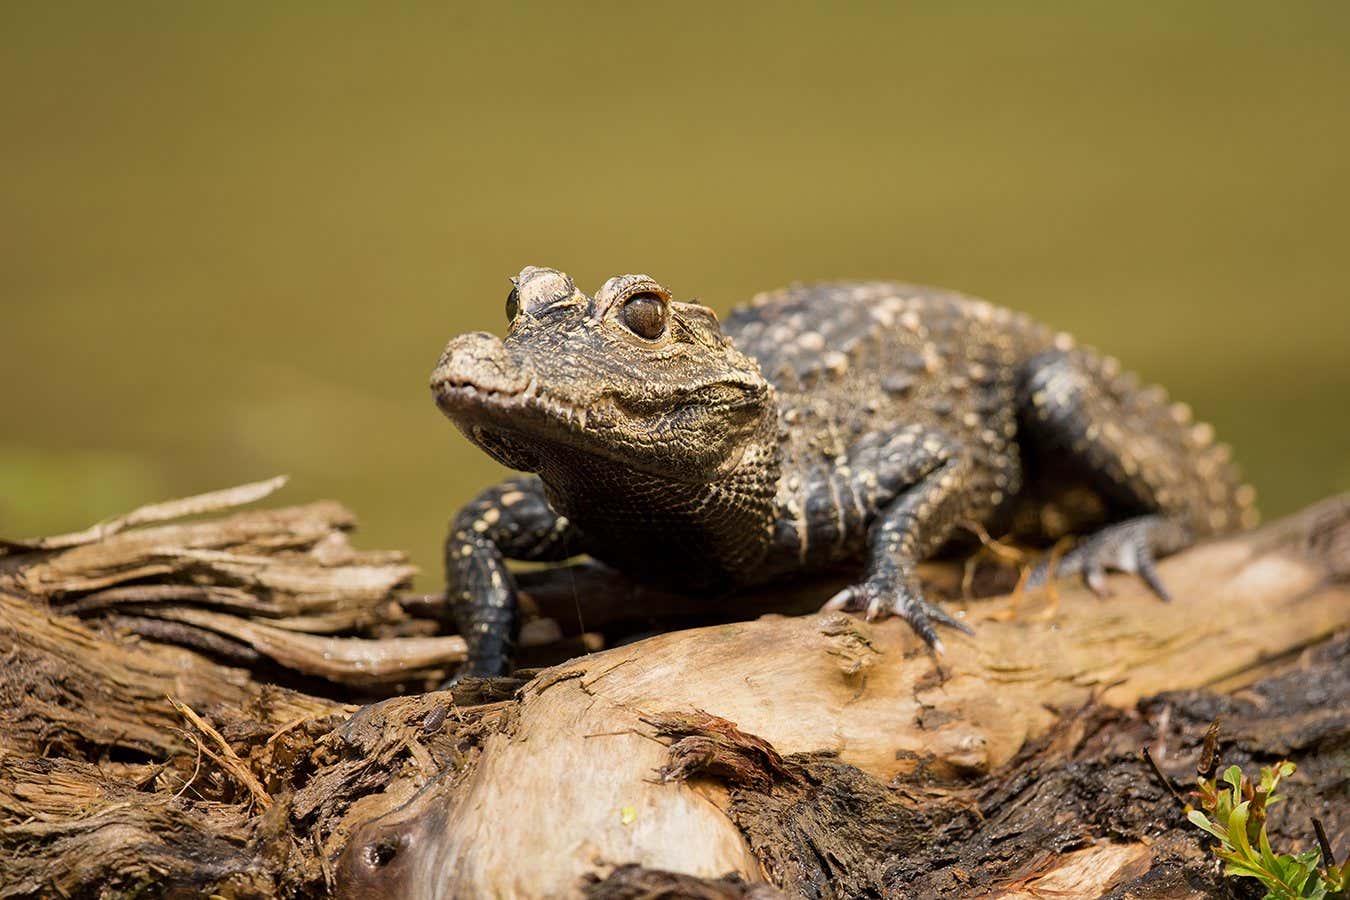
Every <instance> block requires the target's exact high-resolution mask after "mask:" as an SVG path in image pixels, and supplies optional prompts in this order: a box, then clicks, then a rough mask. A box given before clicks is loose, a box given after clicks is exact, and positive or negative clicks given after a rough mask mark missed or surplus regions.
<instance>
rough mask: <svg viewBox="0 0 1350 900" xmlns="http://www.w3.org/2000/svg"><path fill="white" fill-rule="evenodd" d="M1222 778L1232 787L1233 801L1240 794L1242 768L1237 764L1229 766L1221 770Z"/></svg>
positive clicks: (1235, 800)
mask: <svg viewBox="0 0 1350 900" xmlns="http://www.w3.org/2000/svg"><path fill="white" fill-rule="evenodd" d="M1223 780H1224V781H1226V782H1227V783H1228V786H1229V787H1231V788H1232V789H1233V801H1234V802H1237V799H1238V798H1239V797H1241V796H1242V770H1241V769H1240V768H1238V767H1237V766H1229V767H1228V768H1226V769H1224V770H1223Z"/></svg>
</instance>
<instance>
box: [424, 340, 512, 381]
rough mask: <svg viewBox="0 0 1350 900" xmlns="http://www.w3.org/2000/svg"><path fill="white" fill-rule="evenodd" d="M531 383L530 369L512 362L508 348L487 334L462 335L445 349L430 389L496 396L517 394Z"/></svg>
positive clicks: (433, 373) (434, 372)
mask: <svg viewBox="0 0 1350 900" xmlns="http://www.w3.org/2000/svg"><path fill="white" fill-rule="evenodd" d="M529 383H530V376H529V371H528V370H527V367H525V366H524V365H522V364H520V363H518V362H517V361H516V360H514V359H512V358H511V354H510V353H509V352H508V351H507V349H506V346H505V345H504V344H502V342H501V341H500V340H499V339H498V338H497V337H496V336H495V335H491V334H488V333H487V332H485V331H479V332H474V333H472V334H465V335H461V336H460V337H457V338H455V339H454V340H453V341H451V342H450V343H449V344H448V345H446V348H445V352H443V353H442V354H441V358H440V361H439V362H438V363H437V365H436V369H435V371H433V372H432V373H431V389H432V390H433V391H438V392H439V391H441V390H444V389H446V388H453V387H472V388H476V389H478V390H480V391H487V392H491V393H494V394H507V395H510V394H517V393H520V392H521V391H523V390H525V388H526V386H528V385H529Z"/></svg>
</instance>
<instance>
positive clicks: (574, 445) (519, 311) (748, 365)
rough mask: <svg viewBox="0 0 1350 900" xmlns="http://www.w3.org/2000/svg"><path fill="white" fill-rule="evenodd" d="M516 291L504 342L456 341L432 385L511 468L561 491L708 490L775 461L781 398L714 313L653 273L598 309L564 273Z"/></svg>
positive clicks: (609, 296)
mask: <svg viewBox="0 0 1350 900" xmlns="http://www.w3.org/2000/svg"><path fill="white" fill-rule="evenodd" d="M512 281H513V283H514V287H513V288H512V290H511V293H510V294H509V295H508V296H507V300H506V315H507V320H508V323H509V327H508V331H507V335H506V338H505V340H499V339H498V338H497V337H495V336H493V335H491V334H487V333H485V332H478V333H474V334H466V335H462V336H460V337H457V338H455V339H454V340H452V341H451V342H450V343H449V345H448V346H447V347H446V348H445V352H444V353H442V355H441V358H440V362H439V363H438V364H437V366H436V370H435V371H434V372H433V373H432V376H431V390H432V393H433V394H434V395H435V398H436V403H437V404H438V405H439V406H440V408H441V410H442V411H443V412H444V413H445V414H446V415H447V416H448V417H449V418H450V419H451V420H452V421H453V422H454V423H455V425H456V426H458V427H459V429H460V430H461V431H462V432H463V433H464V434H465V435H466V436H467V437H468V438H469V439H470V440H471V441H473V442H474V443H475V444H477V445H478V446H479V447H481V448H482V449H483V450H485V451H487V453H488V454H490V455H491V456H492V457H494V458H495V459H497V460H498V461H499V462H501V463H503V464H505V465H506V466H508V467H510V468H513V469H521V470H524V471H532V472H538V473H540V475H541V476H542V477H543V478H544V481H545V482H546V483H547V484H549V485H550V486H551V487H554V488H555V489H556V488H558V487H559V483H560V482H562V481H568V482H572V483H573V484H577V483H584V482H585V481H586V473H587V472H588V471H598V470H604V471H606V472H607V473H608V472H612V471H613V470H614V469H615V468H618V469H619V470H621V471H622V470H627V471H632V472H635V473H642V474H643V475H646V476H655V477H656V478H657V479H659V480H661V481H663V482H683V483H685V484H707V483H710V482H713V481H717V480H719V479H720V478H723V477H724V476H726V475H728V474H729V473H731V472H733V471H737V470H738V469H740V468H741V467H742V465H743V464H745V463H746V462H747V459H746V457H747V454H748V453H750V452H751V451H752V450H755V449H758V450H759V451H760V453H759V454H758V455H760V456H762V455H765V452H766V448H765V447H764V444H765V442H766V441H772V439H773V437H774V429H775V428H776V407H775V399H774V394H773V390H772V389H771V388H770V386H769V384H768V382H767V381H766V380H765V379H764V377H763V375H762V374H761V373H760V370H759V366H758V364H757V363H756V362H755V361H754V360H753V359H751V358H749V357H747V356H746V355H744V354H743V353H741V352H740V351H738V350H737V349H736V348H735V347H734V346H733V345H732V344H731V342H730V341H729V340H728V339H727V338H726V337H724V336H723V335H722V331H721V328H720V326H719V325H718V322H717V317H716V315H715V314H714V313H713V311H712V310H710V309H708V308H706V307H704V306H700V305H698V304H695V303H682V302H678V301H675V300H673V299H672V297H671V294H670V292H669V291H667V290H666V289H665V288H664V287H662V286H661V285H659V284H657V283H656V282H655V281H653V280H652V279H651V278H648V277H647V276H645V275H620V276H617V277H614V278H611V279H610V280H609V281H607V282H605V284H604V286H603V287H601V288H600V290H599V291H597V292H596V294H595V296H594V297H593V298H592V297H588V296H587V295H586V294H584V293H582V292H581V291H580V290H578V289H577V287H576V285H575V284H574V283H573V281H572V279H571V278H570V277H568V276H567V275H566V274H564V273H562V272H559V271H556V270H554V269H545V268H537V267H533V266H531V267H527V268H525V269H523V270H522V271H521V273H520V275H519V276H518V277H516V278H514V279H512Z"/></svg>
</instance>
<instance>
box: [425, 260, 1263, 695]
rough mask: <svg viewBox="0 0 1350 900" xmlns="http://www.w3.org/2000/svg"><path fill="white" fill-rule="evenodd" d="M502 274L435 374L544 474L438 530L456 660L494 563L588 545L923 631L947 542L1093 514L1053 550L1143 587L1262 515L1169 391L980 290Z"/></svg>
mask: <svg viewBox="0 0 1350 900" xmlns="http://www.w3.org/2000/svg"><path fill="white" fill-rule="evenodd" d="M515 281H516V289H515V290H514V291H513V292H512V295H511V298H509V299H508V315H509V318H510V323H511V327H510V331H509V333H508V335H507V337H506V339H505V341H499V340H497V339H496V338H494V337H492V336H490V335H484V334H479V335H466V336H464V337H461V338H458V339H456V340H455V341H452V342H451V344H450V345H449V346H448V347H447V349H446V351H445V354H444V355H443V356H442V358H441V361H440V364H439V365H438V367H437V369H436V372H435V374H434V375H433V379H432V387H433V391H434V393H435V395H436V398H437V401H438V403H439V405H440V406H441V408H442V410H443V411H444V412H445V413H446V414H447V415H448V416H450V418H451V419H452V420H453V421H454V422H455V423H456V424H457V425H458V426H459V428H460V429H461V430H462V431H463V432H464V433H465V434H466V435H467V436H469V437H470V439H471V440H474V441H475V442H476V443H478V444H479V445H480V446H481V447H483V449H484V450H486V451H487V452H489V453H490V454H492V455H493V456H494V457H496V458H497V459H499V460H500V461H502V462H504V463H506V464H507V465H509V466H512V467H514V468H518V469H523V470H526V471H530V472H534V473H537V476H538V477H537V478H525V479H518V480H515V481H512V482H508V483H507V484H506V485H503V486H501V487H498V488H492V489H489V490H488V491H486V492H484V494H482V495H480V496H479V498H478V499H477V500H475V501H474V503H472V504H470V505H469V506H468V507H466V508H465V510H463V511H461V513H460V515H459V516H458V517H457V518H456V520H455V524H454V526H453V527H452V534H451V538H450V540H449V541H448V543H447V572H448V577H449V581H450V586H451V599H452V603H453V605H454V607H455V610H456V613H455V615H456V620H457V624H458V626H459V628H460V630H461V631H463V632H464V633H465V634H466V635H468V636H469V639H470V640H469V642H470V650H471V659H470V662H469V664H468V665H467V666H466V671H469V672H474V673H479V674H482V673H487V674H492V673H495V672H497V671H501V670H502V669H503V668H504V666H505V659H506V657H507V656H508V655H509V652H510V632H511V630H512V629H513V628H514V627H515V594H514V588H513V587H512V586H511V579H510V575H509V572H507V571H506V569H505V567H504V565H503V562H502V561H503V559H505V558H516V559H535V560H539V559H558V558H563V557H565V556H567V555H569V554H573V553H576V552H579V551H580V552H586V553H589V554H590V555H592V556H594V557H596V558H598V559H600V560H603V561H605V562H608V563H610V564H612V565H614V566H616V567H618V568H620V569H623V570H624V571H626V572H627V573H628V574H630V575H631V576H633V577H635V578H637V579H639V580H649V581H656V582H661V583H664V584H667V585H674V586H677V587H684V588H687V589H690V590H725V589H728V588H734V587H736V586H740V585H747V584H753V583H756V582H763V581H767V580H770V579H776V578H783V577H789V576H792V575H796V574H800V573H806V572H810V571H818V570H822V569H850V568H851V569H853V570H856V571H858V572H859V575H860V581H859V583H858V584H857V585H855V587H854V588H851V589H850V590H849V591H846V592H845V593H844V594H843V595H841V597H840V598H837V602H836V605H837V606H841V607H846V608H856V609H865V610H866V611H867V612H868V614H869V615H873V616H875V615H885V614H888V613H894V614H897V615H900V616H902V617H904V618H905V619H906V620H908V621H909V622H910V624H911V625H913V626H914V628H915V629H916V630H917V631H918V632H919V633H920V634H921V635H923V636H924V638H925V639H926V640H928V641H929V643H930V644H933V645H935V646H940V642H939V641H938V639H937V637H936V634H935V632H934V631H933V628H932V623H934V622H936V623H938V624H947V625H952V626H955V627H963V626H961V625H960V623H959V622H957V621H956V620H954V619H952V618H951V617H950V616H948V615H947V614H946V613H945V612H943V611H942V610H941V609H940V608H939V607H936V606H935V605H933V604H930V603H928V602H927V601H926V600H925V599H924V597H923V592H922V588H921V586H920V585H919V584H918V582H917V580H916V579H915V577H914V575H913V569H914V566H915V565H917V563H918V562H919V561H921V560H923V559H925V558H927V557H929V556H931V555H933V554H934V553H936V552H938V551H940V550H941V549H942V548H943V547H944V546H946V545H947V544H949V543H951V542H952V541H954V540H960V539H963V538H969V536H970V535H972V534H974V533H977V532H979V531H981V530H983V531H987V532H989V533H991V534H995V535H998V534H1006V533H1008V532H1010V531H1013V532H1016V533H1017V534H1018V535H1019V536H1020V537H1023V538H1030V539H1033V540H1050V539H1054V538H1057V537H1060V536H1062V535H1065V534H1073V533H1080V534H1085V533H1089V532H1094V531H1097V530H1098V529H1103V530H1101V531H1098V532H1097V534H1096V536H1095V537H1093V538H1092V539H1091V540H1088V541H1085V542H1084V544H1083V545H1082V547H1081V548H1080V550H1079V551H1075V554H1076V555H1075V554H1071V555H1070V557H1068V558H1066V560H1065V562H1066V564H1067V565H1068V568H1069V570H1070V571H1076V572H1081V573H1082V574H1084V575H1086V576H1087V577H1088V578H1089V581H1090V583H1091V582H1093V581H1095V580H1096V579H1098V578H1099V576H1100V572H1101V571H1102V569H1103V568H1108V567H1109V568H1121V569H1125V570H1128V571H1136V572H1138V573H1140V574H1141V575H1142V576H1143V577H1145V578H1146V579H1148V580H1149V582H1150V584H1153V585H1154V587H1155V589H1156V590H1158V591H1159V592H1160V593H1162V592H1164V591H1165V589H1164V588H1163V587H1162V585H1161V584H1160V582H1158V581H1157V579H1156V574H1155V573H1154V572H1153V566H1152V563H1153V557H1154V555H1155V554H1156V555H1162V554H1165V553H1169V552H1174V551H1175V550H1177V549H1179V548H1180V547H1183V546H1185V545H1186V544H1187V543H1189V542H1191V541H1193V540H1195V539H1197V538H1200V537H1203V536H1206V535H1209V534H1213V533H1216V532H1224V531H1229V530H1233V529H1236V528H1239V527H1242V526H1244V525H1248V524H1251V522H1253V521H1254V518H1255V511H1254V509H1253V508H1252V492H1251V490H1250V488H1247V487H1245V486H1243V485H1241V483H1240V481H1239V479H1238V476H1237V472H1236V470H1235V469H1234V467H1233V466H1232V465H1231V463H1230V461H1229V453H1228V448H1227V447H1225V446H1223V445H1216V444H1214V443H1213V431H1212V429H1211V428H1209V426H1207V425H1203V424H1200V425H1196V424H1193V423H1192V422H1191V420H1190V413H1189V410H1188V409H1187V408H1186V407H1184V405H1180V404H1177V405H1172V404H1169V403H1168V401H1167V398H1166V395H1165V394H1164V393H1163V392H1162V391H1161V390H1159V389H1156V388H1149V389H1141V388H1140V387H1139V385H1138V383H1137V381H1136V380H1135V379H1134V378H1133V377H1132V376H1130V375H1128V374H1125V373H1122V372H1121V370H1120V366H1119V364H1118V363H1117V362H1116V361H1115V360H1113V359H1110V358H1108V357H1103V356H1100V355H1098V354H1097V353H1095V352H1093V351H1091V350H1088V349H1085V348H1081V347H1079V346H1077V345H1076V344H1075V342H1074V341H1073V340H1072V339H1071V338H1070V337H1068V336H1067V335H1064V334H1062V333H1055V332H1053V331H1051V330H1050V329H1048V328H1046V327H1045V326H1042V325H1039V324H1037V323H1034V322H1032V321H1031V320H1030V319H1028V318H1027V317H1025V316H1022V315H1020V314H1016V313H1012V312H1010V311H1008V310H1005V309H1001V308H999V307H996V306H993V305H991V304H988V303H985V302H983V301H980V300H975V299H971V298H968V297H964V296H962V295H959V294H956V293H952V292H947V291H941V290H935V289H931V288H922V287H915V286H911V285H905V284H897V283H889V282H867V283H833V284H820V285H814V286H796V287H790V288H786V289H783V290H779V291H775V292H772V293H767V294H762V295H760V296H758V297H756V298H754V300H753V301H752V302H751V303H750V304H749V305H747V306H744V307H741V308H739V309H737V310H735V311H734V312H732V313H731V315H730V316H729V317H728V318H727V320H726V323H725V325H724V326H719V324H718V322H717V320H716V317H715V316H714V315H713V314H712V313H711V311H709V310H707V309H705V308H703V307H699V306H697V305H695V304H684V303H679V302H677V301H675V300H673V299H672V297H671V295H670V292H668V291H667V290H666V289H665V288H663V287H661V286H660V285H658V284H656V282H654V281H652V280H651V279H650V278H647V277H646V276H638V275H629V276H620V277H617V278H615V279H611V280H610V281H609V282H607V283H606V285H605V286H604V287H602V288H601V290H600V291H599V292H597V293H596V295H595V296H594V298H591V297H588V296H587V295H585V294H583V293H582V292H581V291H579V290H577V288H576V287H575V285H574V284H573V282H572V280H571V279H570V278H568V277H567V276H566V275H564V274H563V273H560V272H556V271H554V270H551V269H536V268H527V269H525V270H524V271H522V272H521V274H520V276H519V278H518V279H516V280H515ZM1103 526H1106V527H1105V528H1103ZM1033 577H1036V576H1033Z"/></svg>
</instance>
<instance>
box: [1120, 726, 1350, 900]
mask: <svg viewBox="0 0 1350 900" xmlns="http://www.w3.org/2000/svg"><path fill="white" fill-rule="evenodd" d="M1218 726H1219V723H1218V722H1217V721H1215V722H1214V724H1213V725H1211V726H1210V728H1209V731H1208V732H1206V734H1205V745H1204V750H1203V751H1202V753H1201V756H1200V762H1199V764H1198V765H1197V766H1196V772H1197V775H1196V779H1195V781H1196V792H1195V793H1196V795H1197V796H1198V798H1199V809H1196V808H1195V807H1194V806H1193V805H1192V804H1190V803H1187V802H1186V801H1185V800H1184V799H1183V798H1182V797H1181V795H1180V794H1179V793H1177V790H1176V788H1174V787H1173V786H1172V782H1171V780H1170V779H1169V778H1167V777H1166V776H1165V775H1163V773H1162V771H1161V770H1160V769H1159V768H1158V766H1157V764H1156V763H1154V761H1153V758H1152V757H1151V756H1150V755H1149V753H1148V751H1147V750H1145V751H1144V758H1145V759H1146V760H1147V761H1148V763H1149V765H1150V766H1152V767H1153V771H1154V773H1155V774H1157V776H1158V777H1159V778H1160V779H1162V781H1163V783H1164V784H1165V785H1166V786H1167V789H1168V790H1169V791H1171V793H1172V795H1173V796H1174V797H1176V798H1177V800H1178V802H1180V803H1181V804H1182V806H1183V807H1184V808H1185V810H1186V818H1187V819H1189V820H1190V822H1191V823H1192V824H1193V825H1195V826H1196V827H1198V828H1202V829H1204V830H1205V831H1206V832H1208V833H1209V834H1210V835H1211V836H1213V837H1214V838H1215V839H1216V840H1217V841H1218V843H1217V844H1216V845H1215V846H1214V847H1213V848H1212V849H1213V852H1214V855H1215V856H1217V857H1218V858H1219V859H1221V860H1222V861H1223V863H1224V868H1223V871H1224V874H1225V875H1229V876H1235V877H1246V878H1255V879H1256V880H1258V881H1259V882H1261V884H1262V886H1264V887H1265V889H1266V900H1296V898H1313V900H1339V898H1345V897H1346V888H1347V881H1348V880H1350V859H1347V860H1346V862H1344V863H1342V864H1341V865H1337V864H1336V858H1335V855H1334V853H1333V852H1332V849H1331V846H1330V842H1329V841H1328V840H1327V835H1326V830H1325V829H1324V828H1323V827H1322V823H1321V822H1319V821H1318V820H1316V819H1313V829H1314V831H1315V833H1316V835H1317V846H1316V847H1314V848H1312V849H1311V850H1307V851H1305V852H1303V853H1298V854H1289V853H1276V852H1274V850H1273V849H1271V846H1270V840H1269V838H1268V837H1267V836H1266V810H1267V809H1269V808H1270V806H1271V805H1272V804H1274V803H1277V802H1278V801H1279V800H1280V799H1281V797H1280V795H1279V794H1276V793H1275V789H1276V788H1277V787H1278V786H1279V784H1280V781H1281V779H1284V778H1288V777H1289V776H1291V775H1293V774H1294V772H1295V769H1296V767H1295V766H1294V764H1293V763H1291V762H1287V761H1285V762H1280V763H1277V764H1276V765H1273V766H1263V767H1262V768H1261V776H1260V778H1259V779H1257V780H1256V781H1253V780H1252V779H1251V777H1250V776H1247V775H1244V774H1243V773H1242V769H1240V768H1239V767H1238V766H1229V767H1228V768H1227V769H1225V770H1224V772H1223V775H1222V777H1216V774H1217V772H1218V768H1219V760H1218V754H1217V749H1216V748H1217V746H1218V739H1219V728H1218Z"/></svg>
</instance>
